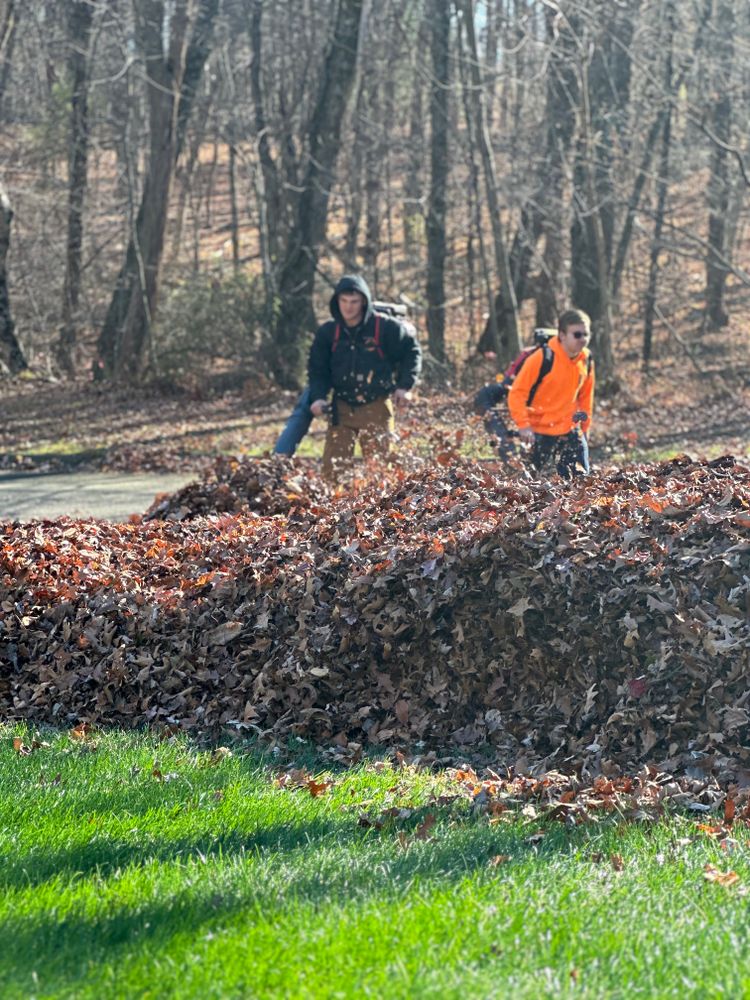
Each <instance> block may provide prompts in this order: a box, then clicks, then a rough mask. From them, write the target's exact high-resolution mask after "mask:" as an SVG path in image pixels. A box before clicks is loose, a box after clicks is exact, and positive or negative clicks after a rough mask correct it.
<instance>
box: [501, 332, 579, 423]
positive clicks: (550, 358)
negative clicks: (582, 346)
mask: <svg viewBox="0 0 750 1000" xmlns="http://www.w3.org/2000/svg"><path fill="white" fill-rule="evenodd" d="M555 332H556V331H555V330H546V329H542V328H540V329H538V330H534V341H535V346H534V347H525V348H524V349H523V350H522V351H521V353H520V354H519V355H518V356H517V357H516V358H515V359H514V360H513V361H512V362H511V363H510V364H509V365H508V367H507V368H506V369H505V373H504V374H503V379H502V383H501V384H502V386H503V387H504V389H505V396H506V398H507V395H508V390H509V389H510V387H511V386H512V385H513V382H514V381H515V378H516V376H517V375H518V373H519V372H520V370H521V368H523V365H524V363H525V361H526V359H527V358H529V357H531V355H532V354H534V352H535V351H543V352H544V357H543V358H542V364H541V366H540V368H539V374H538V375H537V377H536V381H535V382H534V384H533V385H532V387H531V389H529V395H528V396H527V397H526V405H527V406H531V404H532V403H533V402H534V397H535V396H536V393H537V389H538V388H539V386H540V385H541V384H542V381H543V380H544V379H545V378H546V377H547V375H549V373H550V372H551V371H552V364H553V362H554V360H555V355H554V353H553V352H552V348H551V347H550V346H549V341H550V340H551V339H552V337H553V336H554V335H555ZM592 363H593V358H592V356H591V354H589V356H588V359H587V363H586V378H588V377H589V375H590V374H591V365H592ZM579 389H580V386H579Z"/></svg>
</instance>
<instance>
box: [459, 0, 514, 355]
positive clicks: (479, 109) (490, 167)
mask: <svg viewBox="0 0 750 1000" xmlns="http://www.w3.org/2000/svg"><path fill="white" fill-rule="evenodd" d="M462 11H463V14H464V22H465V26H466V38H467V42H468V45H469V60H470V79H471V82H472V91H473V94H472V105H473V112H474V121H475V133H476V136H477V138H478V140H479V149H480V152H481V154H482V164H483V167H484V186H485V193H486V196H487V207H488V209H489V214H490V222H491V224H492V246H493V250H494V254H495V269H496V274H497V278H498V279H499V281H500V284H501V286H502V292H503V294H502V309H503V312H502V314H498V315H497V316H496V320H497V323H498V325H499V328H500V329H502V331H503V337H502V338H501V337H500V336H499V335H498V337H497V343H498V358H499V361H500V365H501V367H505V365H506V364H507V363H508V362H510V361H512V360H513V358H515V357H516V355H517V354H518V353H519V351H520V350H521V338H520V334H519V330H518V304H517V301H516V289H515V284H514V281H513V273H512V271H511V266H510V257H509V254H508V249H507V247H506V245H505V235H504V232H503V223H502V219H501V217H500V199H499V197H498V184H497V175H496V170H495V154H494V152H493V149H492V145H491V143H490V136H489V132H488V130H487V116H486V111H485V102H484V87H483V84H482V75H481V73H480V69H479V50H478V47H477V39H476V32H475V30H474V4H473V2H472V0H462ZM498 334H499V331H498Z"/></svg>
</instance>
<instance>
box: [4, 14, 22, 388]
mask: <svg viewBox="0 0 750 1000" xmlns="http://www.w3.org/2000/svg"><path fill="white" fill-rule="evenodd" d="M14 13H15V12H14V2H13V0H0V58H1V59H2V61H3V73H2V76H1V77H0V83H3V84H4V83H5V79H6V76H5V72H4V67H5V66H6V65H7V62H6V61H9V48H10V43H11V39H12V35H13V31H14V25H15V19H14ZM2 103H3V90H2V89H0V107H2ZM12 220H13V211H12V209H11V206H10V198H9V197H8V193H7V191H6V190H5V187H4V186H3V184H2V181H0V363H2V364H3V365H4V366H5V368H6V369H7V370H8V371H9V372H11V374H13V375H15V374H17V373H18V372H20V371H23V369H24V368H27V367H28V364H27V361H26V357H25V355H24V353H23V350H22V349H21V345H20V343H19V342H18V338H17V337H16V331H15V326H14V324H13V317H12V316H11V312H10V296H9V293H8V268H7V259H8V251H9V250H10V226H11V222H12Z"/></svg>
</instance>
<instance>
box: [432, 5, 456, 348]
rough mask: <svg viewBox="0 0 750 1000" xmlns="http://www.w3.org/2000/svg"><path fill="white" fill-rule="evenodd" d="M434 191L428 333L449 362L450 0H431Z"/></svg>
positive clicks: (433, 344) (433, 346)
mask: <svg viewBox="0 0 750 1000" xmlns="http://www.w3.org/2000/svg"><path fill="white" fill-rule="evenodd" d="M428 11H429V20H430V24H431V35H430V58H431V66H432V83H431V87H430V125H431V138H430V192H429V199H428V205H427V332H428V335H429V345H430V351H431V353H432V354H433V355H434V356H435V357H436V358H437V359H438V361H444V360H445V257H446V235H445V224H446V187H447V183H448V174H449V171H450V156H449V144H448V121H449V100H448V99H449V87H450V62H449V52H450V30H451V4H450V0H429V3H428Z"/></svg>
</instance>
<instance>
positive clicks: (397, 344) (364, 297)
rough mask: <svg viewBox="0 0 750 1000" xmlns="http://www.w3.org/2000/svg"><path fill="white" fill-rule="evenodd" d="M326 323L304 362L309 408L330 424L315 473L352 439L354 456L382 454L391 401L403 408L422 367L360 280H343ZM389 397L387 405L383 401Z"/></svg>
mask: <svg viewBox="0 0 750 1000" xmlns="http://www.w3.org/2000/svg"><path fill="white" fill-rule="evenodd" d="M330 309H331V315H332V316H333V319H332V320H328V322H327V323H323V325H322V326H321V327H319V328H318V331H317V333H316V334H315V340H314V341H313V345H312V347H311V349H310V358H309V361H308V377H309V382H310V395H311V397H312V400H313V403H312V405H311V406H310V410H311V412H312V413H314V414H315V416H320V415H321V414H322V413H324V412H325V411H326V407H327V396H328V393H329V392H330V391H331V390H333V401H332V412H331V420H330V423H329V425H328V433H327V435H326V443H325V450H324V452H323V474H324V475H325V476H328V477H331V476H332V475H333V473H334V466H335V465H336V463H344V462H348V461H350V460H351V457H352V455H353V454H354V445H355V441H356V440H357V438H359V442H360V445H361V447H362V454H363V455H364V456H365V458H368V457H370V456H371V455H375V454H378V455H387V454H388V451H389V449H390V443H391V440H392V438H393V431H394V417H393V413H394V411H393V401H395V403H396V405H397V406H399V407H405V406H406V405H408V402H409V400H410V399H411V390H412V389H413V388H414V385H415V384H416V381H417V378H418V377H419V372H420V370H421V367H422V351H421V348H420V346H419V341H418V340H417V338H416V332H415V331H414V328H413V327H412V326H411V325H407V324H405V323H401V322H399V321H398V320H396V319H392V318H391V317H389V316H385V315H382V314H381V313H377V312H375V310H374V309H373V304H372V295H371V294H370V289H369V288H368V286H367V282H366V281H365V280H364V279H363V278H361V277H360V276H359V275H351V274H347V275H345V276H344V277H343V278H342V279H341V280H340V281H339V283H338V284H337V285H336V289H335V291H334V293H333V296H332V298H331V302H330ZM391 396H393V401H392V400H391Z"/></svg>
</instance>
